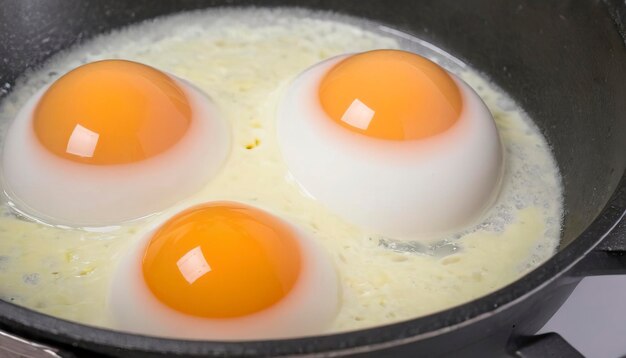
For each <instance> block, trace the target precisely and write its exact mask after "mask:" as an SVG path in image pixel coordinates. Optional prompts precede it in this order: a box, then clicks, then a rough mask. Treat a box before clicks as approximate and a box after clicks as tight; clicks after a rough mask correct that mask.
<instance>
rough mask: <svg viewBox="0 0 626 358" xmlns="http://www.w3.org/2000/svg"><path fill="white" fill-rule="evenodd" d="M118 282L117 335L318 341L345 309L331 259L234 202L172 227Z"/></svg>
mask: <svg viewBox="0 0 626 358" xmlns="http://www.w3.org/2000/svg"><path fill="white" fill-rule="evenodd" d="M112 280H113V285H112V288H111V290H110V292H111V298H110V303H109V307H110V309H111V314H112V316H113V320H114V322H115V323H114V324H115V326H116V328H119V329H121V330H125V331H134V332H138V333H142V334H154V335H161V336H168V337H183V338H192V339H193V338H195V339H203V338H204V339H245V338H255V339H260V338H275V337H289V336H300V335H307V334H314V333H316V332H319V331H321V330H323V329H325V328H326V327H327V326H328V325H329V323H330V322H332V320H333V319H334V317H335V315H336V313H337V310H338V304H339V283H338V279H337V275H336V274H335V271H334V268H333V264H332V262H331V261H330V260H329V258H328V257H327V256H326V253H325V252H324V251H323V250H322V249H321V248H320V247H319V246H318V245H317V244H315V242H314V241H313V240H312V239H311V238H310V237H308V235H307V234H306V233H305V232H304V231H303V230H301V229H299V228H297V227H296V226H294V225H292V224H290V223H287V222H286V221H285V220H283V219H280V218H278V217H276V216H274V215H272V214H270V213H268V212H266V211H264V210H261V209H258V208H255V207H252V206H249V205H246V204H242V203H237V202H209V203H204V204H200V205H197V206H194V207H192V208H189V209H187V210H184V211H182V212H180V213H178V214H176V215H174V216H173V217H171V218H169V219H168V220H167V221H166V222H164V223H163V224H162V225H160V226H159V227H158V228H157V229H156V230H154V231H152V232H150V233H148V234H147V235H145V238H144V239H143V240H141V241H140V242H139V245H138V246H137V248H136V249H135V250H131V252H130V254H129V255H127V257H126V258H125V259H123V260H122V263H120V265H119V268H118V270H117V273H116V274H114V275H113V279H112Z"/></svg>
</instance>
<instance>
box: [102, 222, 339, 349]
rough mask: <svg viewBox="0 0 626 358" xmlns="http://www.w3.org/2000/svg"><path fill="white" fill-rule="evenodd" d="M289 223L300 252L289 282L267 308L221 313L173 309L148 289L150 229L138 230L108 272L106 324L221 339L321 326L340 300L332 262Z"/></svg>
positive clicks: (282, 333) (311, 329)
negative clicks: (292, 283)
mask: <svg viewBox="0 0 626 358" xmlns="http://www.w3.org/2000/svg"><path fill="white" fill-rule="evenodd" d="M279 220H282V221H284V219H279ZM289 225H290V226H292V228H293V229H294V232H295V233H296V239H297V240H298V244H299V246H300V250H301V255H302V256H301V257H302V261H301V265H302V267H301V272H300V275H299V277H298V280H297V282H296V284H295V286H294V287H293V288H292V290H291V291H290V292H289V293H288V294H287V296H285V297H284V298H283V299H281V300H280V301H279V302H277V303H276V304H274V305H272V306H271V307H269V308H267V309H264V310H262V311H259V312H257V313H254V314H250V315H246V316H241V317H235V318H222V319H209V318H202V317H195V316H192V315H189V314H185V313H182V312H178V311H176V310H174V309H172V308H170V307H168V306H167V305H165V304H163V303H162V302H160V301H159V300H158V299H157V298H156V297H155V296H154V295H153V294H152V292H151V291H150V289H149V288H148V286H147V284H146V282H145V280H144V278H143V271H142V266H141V263H142V259H143V256H144V252H145V249H146V246H147V244H148V241H149V240H150V238H151V237H152V234H153V233H154V230H151V231H149V232H147V233H144V234H142V235H141V236H142V238H141V239H140V240H139V241H138V242H137V243H136V245H134V247H132V248H130V249H129V250H128V252H127V254H126V256H125V257H124V258H123V259H122V260H121V262H120V263H119V264H118V268H117V270H116V272H115V274H114V275H113V277H112V282H113V284H112V286H111V288H110V294H109V295H110V296H109V302H108V307H109V311H110V321H111V326H112V327H114V328H116V329H119V330H121V331H127V332H134V333H140V334H151V335H157V336H165V337H178V338H187V339H222V340H237V339H269V338H281V337H298V336H305V335H312V334H315V333H318V332H321V331H324V330H326V329H327V327H328V326H329V325H330V324H331V323H332V322H333V320H334V318H335V316H336V314H337V311H338V308H339V300H340V292H339V287H340V285H339V281H338V278H337V274H336V272H335V268H334V264H333V263H332V261H331V260H330V259H329V257H328V255H327V253H326V252H324V250H323V249H322V248H321V247H320V246H319V245H318V244H317V243H316V242H315V241H314V240H313V239H312V238H311V237H309V234H307V233H306V232H305V231H303V230H302V229H299V228H297V227H296V226H294V225H292V224H289ZM209 264H210V263H209Z"/></svg>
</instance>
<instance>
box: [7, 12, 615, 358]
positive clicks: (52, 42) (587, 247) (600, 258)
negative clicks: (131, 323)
mask: <svg viewBox="0 0 626 358" xmlns="http://www.w3.org/2000/svg"><path fill="white" fill-rule="evenodd" d="M251 4H256V5H257V6H261V5H262V6H284V5H286V6H301V7H308V8H314V9H324V10H334V11H338V12H341V13H346V14H350V15H354V16H360V17H365V18H369V19H372V20H375V21H379V22H381V23H384V24H386V25H387V26H390V27H394V28H397V29H399V30H402V31H405V32H408V33H412V34H414V35H416V36H418V37H420V38H423V39H425V40H427V41H430V42H432V43H434V44H436V45H437V46H439V47H442V48H443V49H445V50H447V51H449V52H451V53H453V54H454V55H455V56H457V57H459V58H460V59H462V60H464V61H466V62H467V63H469V64H470V65H471V66H473V67H474V68H476V69H478V70H479V71H482V72H483V73H485V74H486V75H487V76H488V77H490V78H491V79H492V80H493V81H494V82H495V83H496V84H498V85H499V86H500V87H501V88H503V89H504V90H505V91H507V92H508V93H509V94H510V95H511V96H512V97H513V98H514V99H515V100H517V101H518V103H519V104H520V105H521V106H522V107H523V108H524V109H525V110H526V111H528V113H529V115H530V116H531V118H533V119H535V121H536V122H537V124H538V126H539V127H540V129H541V130H542V132H543V133H544V135H545V136H546V137H547V139H548V141H549V143H550V145H551V146H552V148H553V151H554V154H555V156H556V159H557V161H558V164H559V167H560V170H561V173H562V175H563V180H564V186H565V193H564V194H565V206H566V214H565V218H564V226H563V239H562V245H561V248H560V251H559V252H558V254H557V255H555V256H554V257H553V258H552V259H550V260H549V261H548V262H546V263H545V264H543V265H541V266H540V267H539V268H537V269H536V270H534V271H533V272H531V273H530V274H528V275H526V276H525V277H523V278H521V279H520V280H518V281H516V282H514V283H512V284H511V285H509V286H507V287H505V288H503V289H500V290H498V291H496V292H494V293H492V294H490V295H488V296H486V297H483V298H480V299H477V300H475V301H472V302H469V303H467V304H463V305H461V306H458V307H455V308H452V309H449V310H446V311H443V312H439V313H436V314H432V315H429V316H426V317H421V318H417V319H412V320H409V321H406V322H401V323H397V324H392V325H388V326H384V327H378V328H372V329H367V330H361V331H356V332H350V333H343V334H336V335H329V336H321V337H312V338H305V339H292V340H278V341H258V342H230V343H224V342H185V341H180V340H167V339H157V338H148V337H142V336H136V335H129V334H122V333H117V332H112V331H108V330H102V329H96V328H92V327H86V326H83V325H79V324H74V323H70V322H66V321H62V320H59V319H56V318H52V317H49V316H45V315H41V314H38V313H35V312H33V311H30V310H27V309H24V308H20V307H17V306H15V305H12V304H10V303H6V302H0V330H4V331H6V332H9V333H11V334H14V335H18V336H21V337H25V338H27V339H30V340H34V341H37V342H40V343H44V344H47V345H50V346H52V347H55V348H59V349H60V350H61V351H63V352H66V354H68V353H67V352H77V353H78V354H86V353H85V352H88V351H89V352H98V353H100V354H105V355H119V354H124V355H127V356H148V355H161V354H165V353H171V354H180V355H191V356H198V355H214V356H223V355H246V356H256V355H261V356H266V355H299V354H313V355H315V354H332V355H344V354H357V353H370V352H373V351H377V352H378V353H380V354H385V355H388V356H397V355H398V354H407V355H411V356H414V355H415V354H416V353H421V354H425V355H454V356H460V355H468V356H472V355H483V356H486V355H488V354H495V353H502V352H504V350H505V349H508V350H509V351H510V350H515V349H516V348H515V347H516V346H517V345H519V344H525V345H526V347H533V345H528V343H529V342H534V341H532V340H530V341H528V340H525V339H524V336H525V335H529V334H533V333H534V332H535V331H536V330H537V329H538V328H539V327H541V325H542V324H543V323H545V321H546V320H547V319H548V318H549V317H550V316H551V315H552V314H553V313H554V312H555V311H556V309H557V308H558V307H559V306H560V304H561V303H562V302H563V301H564V300H565V299H566V298H567V296H568V295H569V293H571V291H572V290H573V288H574V287H575V285H576V284H577V282H578V281H579V280H580V277H581V275H584V274H596V273H604V272H609V271H611V272H623V270H624V269H625V267H626V259H625V258H624V257H625V256H619V254H620V253H622V254H623V251H624V247H625V246H626V244H625V243H624V241H625V240H626V239H625V232H626V229H625V228H624V224H623V222H622V224H620V225H621V226H619V227H617V228H615V227H616V225H618V223H619V222H620V220H622V217H623V215H624V208H625V207H626V204H625V201H626V183H625V179H624V168H625V166H626V49H625V45H624V44H625V42H624V37H623V33H624V24H623V23H624V21H625V20H624V19H625V15H624V14H625V13H626V10H625V9H624V4H623V2H620V1H606V2H601V1H591V0H590V1H583V0H580V1H579V0H569V1H551V2H536V1H524V0H513V1H498V0H493V1H490V0H475V1H455V0H422V1H411V0H408V1H357V0H355V1H329V0H303V1H275V0H272V1H264V2H255V1H246V0H242V1H232V0H230V1H229V0H226V1H194V0H189V1H171V0H170V1H159V2H153V1H148V0H139V1H132V2H126V1H121V0H115V1H106V2H102V1H77V0H68V1H63V0H47V1H34V0H33V1H31V0H26V1H25V0H22V1H1V2H0V91H2V92H3V93H2V94H0V95H4V94H6V93H7V92H8V91H10V90H11V87H12V85H13V84H14V82H15V80H16V78H18V77H19V76H20V75H22V74H23V73H24V72H25V71H26V70H28V69H29V68H33V67H36V66H38V65H39V64H41V63H42V62H43V61H45V60H46V59H47V58H49V57H50V56H51V55H53V54H54V53H56V52H58V51H60V50H62V49H65V48H67V47H69V46H71V45H73V44H76V43H80V42H82V41H84V40H86V39H88V38H90V37H92V36H94V35H96V34H99V33H103V32H106V31H109V30H111V29H114V28H118V27H120V26H124V25H128V24H132V23H135V22H138V21H141V20H145V19H150V18H153V17H156V16H160V15H165V14H169V13H173V12H179V11H183V10H192V9H199V8H205V7H209V6H216V5H227V6H233V5H251ZM602 240H605V241H604V242H603V243H602V244H601V245H600V246H598V248H597V249H596V250H595V251H592V249H593V248H594V246H596V245H597V244H598V243H599V242H601V241H602ZM583 258H584V259H583ZM0 342H3V340H2V335H0ZM5 342H8V341H5ZM530 351H531V350H530V349H527V350H526V351H525V352H530ZM93 354H94V353H89V356H93Z"/></svg>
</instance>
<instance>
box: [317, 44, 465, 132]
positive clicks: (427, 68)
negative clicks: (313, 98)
mask: <svg viewBox="0 0 626 358" xmlns="http://www.w3.org/2000/svg"><path fill="white" fill-rule="evenodd" d="M319 99H320V103H321V106H322V108H323V109H324V111H325V112H326V114H327V115H328V116H329V117H330V118H331V119H333V120H334V121H335V122H337V123H339V124H341V125H342V126H344V127H346V128H349V129H350V130H352V131H355V132H358V133H362V134H365V135H367V136H370V137H375V138H380V139H388V140H411V139H420V138H426V137H430V136H433V135H436V134H438V133H441V132H444V131H445V130H447V129H448V128H450V127H451V126H452V125H453V124H454V123H455V122H456V121H457V119H458V118H459V115H460V113H461V109H462V97H461V93H460V90H459V88H458V87H457V85H456V83H455V82H454V80H453V79H452V77H450V75H449V74H448V73H447V72H446V71H445V70H443V69H442V68H441V67H439V66H438V65H437V64H435V63H433V62H431V61H429V60H427V59H425V58H423V57H421V56H419V55H416V54H413V53H410V52H406V51H400V50H375V51H369V52H364V53H360V54H357V55H353V56H350V57H348V58H346V59H344V60H343V61H341V62H339V63H338V64H336V65H335V66H334V67H333V68H331V69H330V71H328V72H327V73H326V75H325V77H324V78H323V79H322V81H321V83H320V86H319Z"/></svg>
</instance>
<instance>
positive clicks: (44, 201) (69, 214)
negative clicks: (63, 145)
mask: <svg viewBox="0 0 626 358" xmlns="http://www.w3.org/2000/svg"><path fill="white" fill-rule="evenodd" d="M173 80H174V81H176V82H178V84H179V85H180V87H181V89H183V91H184V93H185V95H186V96H187V98H188V100H189V103H190V106H191V108H192V115H193V118H192V120H191V125H190V126H189V128H188V130H187V131H186V132H185V134H184V136H183V137H182V138H181V139H180V141H179V142H178V143H176V144H175V145H174V146H172V147H171V148H169V149H168V150H166V151H164V152H163V153H159V155H156V156H154V157H151V158H148V159H146V160H142V161H138V162H134V163H128V164H118V165H89V164H84V163H77V162H73V161H70V160H67V159H64V158H61V157H58V156H56V155H54V154H53V153H51V152H49V151H48V150H47V149H46V148H45V147H44V146H43V145H42V144H41V143H40V141H39V140H38V138H37V136H36V134H35V131H34V130H33V119H32V118H33V113H34V111H35V107H36V105H37V103H38V102H39V100H40V98H41V96H42V95H43V94H44V93H45V91H46V90H47V89H48V87H49V86H45V87H43V88H42V89H41V90H39V91H38V92H37V93H36V94H35V95H34V96H32V98H31V99H30V100H28V101H27V102H26V104H25V105H24V106H23V107H22V109H21V110H20V111H19V112H18V113H17V115H16V117H15V120H14V121H13V122H12V123H11V126H10V127H9V129H8V131H7V134H6V136H5V139H4V148H3V152H2V167H3V171H2V174H3V175H2V181H3V187H4V192H5V195H6V196H7V197H8V201H9V203H10V205H11V206H12V207H13V208H14V210H16V211H18V212H19V213H20V214H22V215H24V216H27V217H30V218H32V219H34V220H37V221H41V222H44V223H47V224H52V225H65V226H70V227H85V226H86V227H90V226H108V225H119V224H120V223H123V222H124V221H128V220H132V219H137V218H142V217H145V216H148V215H151V214H154V213H156V212H160V211H162V210H164V209H166V208H168V207H170V206H172V205H173V204H175V203H177V202H179V201H181V200H182V199H185V198H186V197H188V196H189V195H191V194H193V193H195V192H197V191H198V190H199V189H200V188H202V187H203V186H204V185H205V184H206V183H207V182H208V181H209V179H210V178H211V177H213V176H214V175H215V174H216V173H217V171H218V170H219V168H220V167H221V166H222V164H223V163H224V161H225V160H226V157H227V156H228V152H229V150H230V128H229V127H228V125H227V123H226V122H225V121H224V120H223V119H222V118H221V116H220V114H219V111H218V110H217V109H216V108H215V106H214V104H213V103H211V100H210V99H209V98H207V97H206V96H205V95H204V94H202V92H201V91H200V90H198V89H197V88H194V86H193V85H191V84H190V83H187V82H186V81H183V80H180V79H175V78H173ZM207 153H210V155H207Z"/></svg>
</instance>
